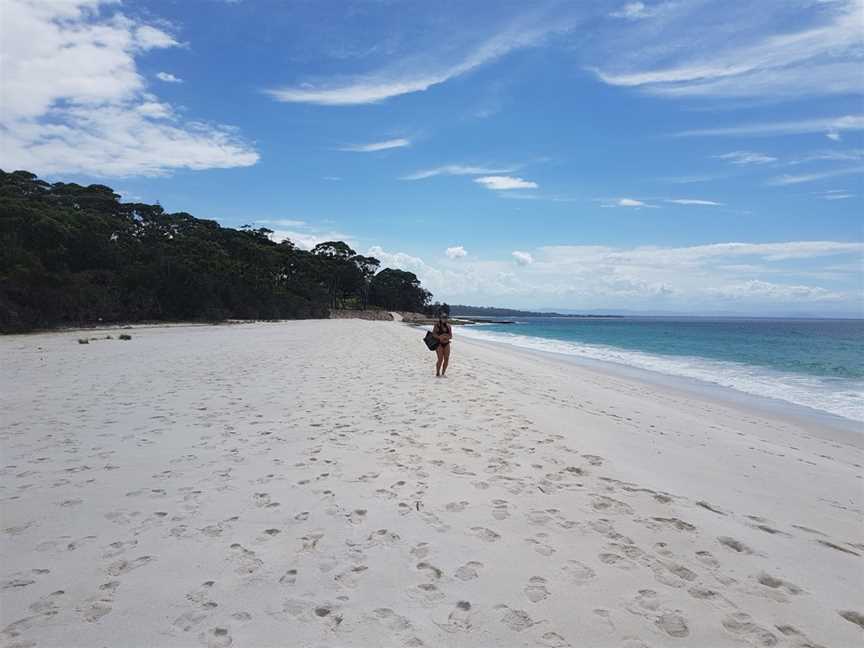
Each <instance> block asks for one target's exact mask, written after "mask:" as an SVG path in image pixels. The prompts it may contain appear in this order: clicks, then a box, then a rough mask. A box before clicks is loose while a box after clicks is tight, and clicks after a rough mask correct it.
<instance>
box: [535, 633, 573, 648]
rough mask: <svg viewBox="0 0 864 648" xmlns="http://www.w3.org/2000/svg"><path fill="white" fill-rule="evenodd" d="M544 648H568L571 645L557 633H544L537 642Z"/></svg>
mask: <svg viewBox="0 0 864 648" xmlns="http://www.w3.org/2000/svg"><path fill="white" fill-rule="evenodd" d="M538 641H539V642H540V645H541V646H546V648H570V646H571V644H570V643H569V642H568V641H567V640H566V639H564V637H562V636H561V635H560V634H558V633H557V632H544V633H543V636H542V637H540V639H539V640H538Z"/></svg>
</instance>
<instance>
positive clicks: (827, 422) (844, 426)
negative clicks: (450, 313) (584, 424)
mask: <svg viewBox="0 0 864 648" xmlns="http://www.w3.org/2000/svg"><path fill="white" fill-rule="evenodd" d="M521 337H526V339H529V340H530V339H534V338H532V337H531V336H521ZM465 338H467V339H470V340H471V341H472V342H480V343H483V344H492V345H495V346H499V347H501V346H503V347H507V348H510V349H513V350H515V351H517V352H524V353H533V354H538V355H539V356H542V357H548V358H550V359H559V360H562V361H565V362H570V363H572V364H574V365H576V366H580V367H584V368H588V369H592V368H593V369H595V370H597V371H602V372H607V373H610V374H612V375H615V376H619V377H626V378H631V379H635V380H640V381H642V382H647V383H651V384H658V385H663V386H667V387H670V388H674V389H680V390H684V391H687V392H689V393H691V394H695V395H700V394H701V395H702V396H703V397H707V398H709V399H715V400H720V401H722V402H729V403H735V402H738V403H741V404H743V405H744V406H746V407H749V408H754V409H757V410H762V411H765V412H769V413H774V414H777V415H780V416H783V417H787V418H788V417H790V416H791V417H794V418H799V419H802V420H804V421H806V422H808V423H810V424H813V425H821V426H825V427H831V428H834V429H838V430H842V431H845V432H850V433H856V432H857V433H859V434H861V433H864V420H858V419H855V418H852V417H848V416H843V415H842V414H838V413H835V412H832V411H828V410H826V409H820V408H818V407H815V406H811V405H805V404H803V403H798V402H793V401H790V400H785V399H783V398H781V397H778V396H769V395H767V394H759V393H754V392H752V391H746V390H745V389H741V388H739V387H733V386H729V385H723V384H720V383H718V382H713V381H710V380H707V379H705V378H702V377H697V376H691V375H685V374H678V373H667V372H664V371H662V370H660V369H655V368H649V367H642V366H637V365H634V364H627V363H625V362H616V361H614V360H606V359H599V358H591V357H587V356H583V355H580V354H578V353H566V352H559V351H550V350H546V349H541V348H532V347H530V346H527V345H521V344H517V343H512V342H508V341H506V340H503V339H502V340H498V339H487V338H482V337H473V336H471V335H468V336H465ZM537 339H540V340H545V338H537ZM552 341H555V340H552ZM610 348H614V347H610ZM625 351H627V352H632V350H629V349H626V350H625ZM649 355H656V354H649ZM657 357H658V358H659V357H662V356H657ZM674 358H675V359H676V360H680V359H681V358H679V357H678V356H674ZM695 359H696V360H699V361H701V360H710V359H707V358H695ZM862 408H864V405H862ZM862 416H864V409H862Z"/></svg>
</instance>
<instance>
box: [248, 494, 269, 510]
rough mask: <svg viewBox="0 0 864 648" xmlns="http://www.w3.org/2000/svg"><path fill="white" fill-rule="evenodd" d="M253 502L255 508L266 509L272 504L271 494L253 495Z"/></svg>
mask: <svg viewBox="0 0 864 648" xmlns="http://www.w3.org/2000/svg"><path fill="white" fill-rule="evenodd" d="M252 501H253V502H254V503H255V506H259V507H261V508H264V507H266V506H267V505H268V504H270V494H269V493H255V494H254V495H252Z"/></svg>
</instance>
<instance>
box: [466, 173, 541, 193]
mask: <svg viewBox="0 0 864 648" xmlns="http://www.w3.org/2000/svg"><path fill="white" fill-rule="evenodd" d="M474 182H476V183H477V184H481V185H483V186H484V187H486V188H487V189H492V190H493V191H509V190H511V189H536V188H537V183H536V182H531V181H530V180H523V179H522V178H517V177H515V176H483V177H482V178H475V179H474Z"/></svg>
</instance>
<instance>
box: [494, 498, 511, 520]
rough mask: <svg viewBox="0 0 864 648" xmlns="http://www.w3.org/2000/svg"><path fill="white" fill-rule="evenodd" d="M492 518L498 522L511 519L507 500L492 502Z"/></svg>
mask: <svg viewBox="0 0 864 648" xmlns="http://www.w3.org/2000/svg"><path fill="white" fill-rule="evenodd" d="M492 517H494V518H495V519H496V520H504V519H506V518H508V517H510V512H509V511H508V510H507V500H502V499H494V500H492Z"/></svg>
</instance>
